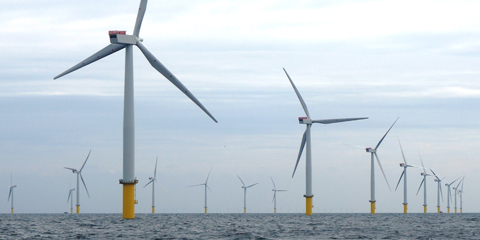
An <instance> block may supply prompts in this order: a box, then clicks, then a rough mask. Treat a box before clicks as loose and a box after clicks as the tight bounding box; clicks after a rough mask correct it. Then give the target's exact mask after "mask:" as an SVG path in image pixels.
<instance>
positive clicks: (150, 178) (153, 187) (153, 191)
mask: <svg viewBox="0 0 480 240" xmlns="http://www.w3.org/2000/svg"><path fill="white" fill-rule="evenodd" d="M157 162H158V156H157V159H156V160H155V171H154V172H153V178H152V177H149V178H148V180H150V181H149V182H148V183H147V184H145V186H143V187H144V188H145V187H146V186H147V185H148V184H150V183H151V184H152V213H155V182H158V181H157Z"/></svg>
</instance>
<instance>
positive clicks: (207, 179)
mask: <svg viewBox="0 0 480 240" xmlns="http://www.w3.org/2000/svg"><path fill="white" fill-rule="evenodd" d="M212 168H213V166H212V167H210V171H209V172H208V176H207V180H205V184H207V182H208V178H209V177H210V173H211V172H212Z"/></svg>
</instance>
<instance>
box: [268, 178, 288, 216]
mask: <svg viewBox="0 0 480 240" xmlns="http://www.w3.org/2000/svg"><path fill="white" fill-rule="evenodd" d="M270 179H271V180H272V183H273V189H272V191H273V199H272V202H273V213H277V192H286V191H287V190H277V187H276V186H275V182H274V181H273V178H272V177H270Z"/></svg>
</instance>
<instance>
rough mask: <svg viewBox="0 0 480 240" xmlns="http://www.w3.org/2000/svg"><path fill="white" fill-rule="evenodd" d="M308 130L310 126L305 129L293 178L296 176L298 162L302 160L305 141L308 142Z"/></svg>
mask: <svg viewBox="0 0 480 240" xmlns="http://www.w3.org/2000/svg"><path fill="white" fill-rule="evenodd" d="M307 131H308V128H307V129H305V132H304V133H303V137H302V143H300V150H299V151H298V157H297V162H296V163H295V168H294V169H293V174H292V178H293V176H295V171H297V167H298V162H300V157H302V152H303V148H304V147H305V143H306V142H307Z"/></svg>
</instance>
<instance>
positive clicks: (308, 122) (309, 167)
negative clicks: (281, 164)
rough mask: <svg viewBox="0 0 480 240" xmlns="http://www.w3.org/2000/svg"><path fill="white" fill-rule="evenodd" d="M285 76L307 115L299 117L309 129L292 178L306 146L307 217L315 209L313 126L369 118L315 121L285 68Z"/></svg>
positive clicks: (304, 134) (301, 122)
mask: <svg viewBox="0 0 480 240" xmlns="http://www.w3.org/2000/svg"><path fill="white" fill-rule="evenodd" d="M283 71H284V72H285V74H286V75H287V77H288V80H289V81H290V84H292V87H293V90H294V91H295V93H296V94H297V97H298V100H300V104H301V105H302V107H303V110H304V111H305V114H306V115H307V117H299V118H298V121H299V123H300V124H306V125H307V129H306V130H305V132H304V133H303V138H302V143H301V144H300V151H299V152H298V157H297V162H296V163H295V169H294V170H293V174H292V178H293V176H294V175H295V171H296V170H297V166H298V162H299V161H300V157H301V156H302V152H303V148H304V147H305V144H306V145H307V149H306V160H305V181H306V184H305V188H306V189H305V195H304V197H305V201H306V209H305V210H306V215H312V208H313V201H312V198H313V192H312V147H311V144H312V141H311V137H310V129H311V127H312V124H314V123H321V124H330V123H339V122H347V121H355V120H362V119H368V118H339V119H322V120H313V119H312V118H310V114H309V113H308V109H307V105H306V104H305V101H303V98H302V96H301V95H300V92H299V91H298V89H297V87H295V84H294V83H293V81H292V79H291V78H290V76H289V75H288V73H287V71H286V70H285V68H284V69H283Z"/></svg>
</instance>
